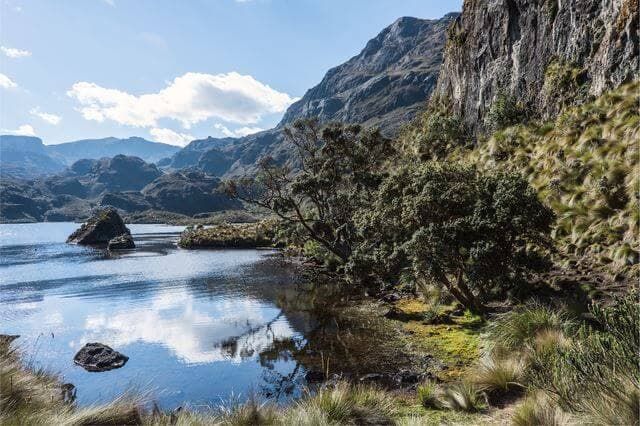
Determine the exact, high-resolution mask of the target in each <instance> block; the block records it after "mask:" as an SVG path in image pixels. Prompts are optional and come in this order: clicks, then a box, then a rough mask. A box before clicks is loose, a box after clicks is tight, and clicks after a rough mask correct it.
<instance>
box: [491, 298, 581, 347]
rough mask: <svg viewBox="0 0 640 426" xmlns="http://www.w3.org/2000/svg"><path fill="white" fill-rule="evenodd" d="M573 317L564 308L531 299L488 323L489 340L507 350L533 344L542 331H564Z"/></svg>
mask: <svg viewBox="0 0 640 426" xmlns="http://www.w3.org/2000/svg"><path fill="white" fill-rule="evenodd" d="M570 326H571V321H569V319H568V318H567V315H566V313H565V312H564V311H562V310H557V309H553V308H551V307H548V306H545V305H542V304H540V303H532V304H529V305H526V306H523V307H521V308H516V309H514V310H512V311H509V312H506V313H504V314H500V315H499V316H497V317H496V319H495V321H493V322H491V323H490V324H489V325H488V326H487V331H488V334H489V340H490V341H491V342H492V344H493V345H495V346H496V347H497V348H498V349H506V350H507V351H513V350H522V349H524V348H527V347H532V345H533V343H534V342H535V340H536V338H537V336H538V335H539V333H548V332H551V331H554V332H559V333H562V332H563V330H565V329H567V328H568V327H570Z"/></svg>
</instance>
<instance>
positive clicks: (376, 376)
mask: <svg viewBox="0 0 640 426" xmlns="http://www.w3.org/2000/svg"><path fill="white" fill-rule="evenodd" d="M386 381H388V377H387V376H386V375H384V374H380V373H371V374H365V375H364V376H362V377H360V382H361V383H377V384H381V383H384V382H386Z"/></svg>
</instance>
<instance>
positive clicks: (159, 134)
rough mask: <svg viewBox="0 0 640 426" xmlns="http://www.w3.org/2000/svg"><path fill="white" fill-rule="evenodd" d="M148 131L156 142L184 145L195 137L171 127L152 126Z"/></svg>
mask: <svg viewBox="0 0 640 426" xmlns="http://www.w3.org/2000/svg"><path fill="white" fill-rule="evenodd" d="M149 133H150V134H151V136H153V138H154V139H155V140H156V141H157V142H162V143H168V144H171V145H178V146H185V145H187V144H188V143H189V142H191V141H192V140H194V139H195V137H193V136H192V135H190V134H187V133H178V132H174V131H173V130H171V129H159V128H153V129H151V130H149Z"/></svg>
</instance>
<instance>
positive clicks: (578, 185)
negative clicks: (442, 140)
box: [449, 79, 640, 273]
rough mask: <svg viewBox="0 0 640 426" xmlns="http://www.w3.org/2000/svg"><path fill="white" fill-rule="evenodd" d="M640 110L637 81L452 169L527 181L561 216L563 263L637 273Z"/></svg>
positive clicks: (515, 130) (505, 134) (464, 157)
mask: <svg viewBox="0 0 640 426" xmlns="http://www.w3.org/2000/svg"><path fill="white" fill-rule="evenodd" d="M560 81H562V79H560ZM639 104H640V82H638V81H636V82H633V83H629V84H626V85H624V86H621V87H619V88H618V89H616V90H613V91H610V92H608V93H605V94H604V95H602V96H601V97H599V98H598V99H596V100H594V101H592V102H588V103H584V104H582V105H579V106H573V107H568V108H566V109H565V110H564V111H563V112H562V113H561V114H559V116H558V118H557V119H556V120H555V121H553V122H549V123H544V124H541V125H535V124H530V125H527V126H523V125H517V126H513V127H509V128H506V129H503V130H501V131H499V132H496V133H494V135H493V136H492V137H491V138H490V139H489V140H488V141H486V142H485V143H481V144H480V145H479V146H478V147H477V148H476V149H474V150H465V151H461V150H459V151H457V152H454V153H452V154H451V155H450V156H449V161H454V162H465V163H472V164H475V165H476V166H477V167H479V168H480V169H482V170H489V171H494V170H496V169H502V170H509V171H514V172H519V173H523V174H524V176H525V177H526V178H527V180H528V181H529V183H530V184H531V186H532V187H533V188H534V189H535V190H536V191H537V192H538V194H539V195H540V198H541V199H542V200H543V201H544V202H545V203H546V204H547V205H549V206H550V207H551V208H552V209H553V210H554V212H555V213H556V215H557V221H556V223H555V226H554V229H553V231H552V236H553V238H554V240H555V241H556V244H557V247H558V248H559V249H560V250H559V253H560V254H561V255H562V256H563V258H566V257H568V256H575V257H579V258H581V260H582V261H583V262H585V263H588V264H591V265H593V266H599V265H606V267H607V268H608V269H609V270H611V271H612V272H625V273H634V272H633V271H634V270H635V271H636V272H635V273H637V272H638V261H639V260H640V250H639V247H640V242H639V240H638V235H640V213H639V212H640V210H639V209H638V205H640V198H639V197H640V165H639V162H638V160H639V159H640V151H639V149H640V144H638V143H637V141H638V140H640V114H638V105H639Z"/></svg>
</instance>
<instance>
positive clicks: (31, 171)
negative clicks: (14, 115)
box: [0, 135, 65, 178]
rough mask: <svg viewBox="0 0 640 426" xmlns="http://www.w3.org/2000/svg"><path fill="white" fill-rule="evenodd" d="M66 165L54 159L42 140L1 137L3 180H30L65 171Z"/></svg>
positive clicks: (0, 155) (0, 160)
mask: <svg viewBox="0 0 640 426" xmlns="http://www.w3.org/2000/svg"><path fill="white" fill-rule="evenodd" d="M64 167H65V164H64V162H63V161H61V160H60V159H57V158H52V157H51V156H50V155H49V153H48V152H47V150H46V147H45V145H44V144H43V143H42V139H40V138H36V137H32V136H14V135H2V136H0V173H1V175H2V177H3V178H6V177H7V176H15V177H19V178H28V177H35V176H41V175H47V174H51V173H57V172H59V171H61V170H63V169H64Z"/></svg>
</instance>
